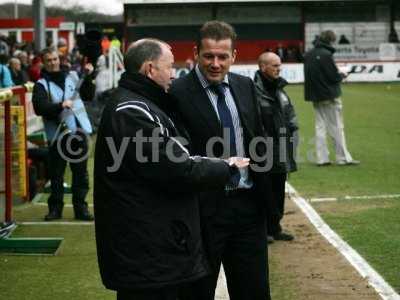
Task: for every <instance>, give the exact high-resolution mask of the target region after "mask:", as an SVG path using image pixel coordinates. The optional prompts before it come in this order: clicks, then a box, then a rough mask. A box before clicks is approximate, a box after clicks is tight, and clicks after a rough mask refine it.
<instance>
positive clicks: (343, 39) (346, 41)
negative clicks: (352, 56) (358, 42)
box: [338, 34, 350, 45]
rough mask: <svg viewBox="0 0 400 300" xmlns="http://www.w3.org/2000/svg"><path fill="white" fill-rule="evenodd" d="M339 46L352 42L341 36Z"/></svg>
mask: <svg viewBox="0 0 400 300" xmlns="http://www.w3.org/2000/svg"><path fill="white" fill-rule="evenodd" d="M338 44H339V45H349V44H350V41H349V40H348V39H347V37H346V36H345V35H344V34H341V35H340V39H339V42H338Z"/></svg>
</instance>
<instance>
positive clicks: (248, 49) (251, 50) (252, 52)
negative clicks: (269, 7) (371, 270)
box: [168, 40, 303, 63]
mask: <svg viewBox="0 0 400 300" xmlns="http://www.w3.org/2000/svg"><path fill="white" fill-rule="evenodd" d="M168 43H169V44H170V45H171V47H172V50H173V53H174V56H175V61H176V62H177V63H182V62H184V61H185V60H186V59H188V58H191V59H193V47H194V46H195V42H193V41H168ZM278 44H281V45H282V47H284V48H288V47H293V46H297V47H300V48H302V47H303V41H301V40H284V41H281V40H239V41H237V42H236V49H237V51H238V55H237V58H236V61H237V62H240V63H252V62H253V63H254V62H255V61H257V58H258V56H259V55H260V54H261V53H262V52H264V51H266V50H268V49H271V50H272V51H275V49H276V47H277V46H278Z"/></svg>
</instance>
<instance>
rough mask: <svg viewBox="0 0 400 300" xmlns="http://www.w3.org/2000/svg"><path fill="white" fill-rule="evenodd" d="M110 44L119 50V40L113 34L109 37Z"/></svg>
mask: <svg viewBox="0 0 400 300" xmlns="http://www.w3.org/2000/svg"><path fill="white" fill-rule="evenodd" d="M110 46H111V47H114V48H117V49H118V50H121V42H120V41H119V39H117V37H116V36H115V35H114V36H113V37H112V39H111V43H110Z"/></svg>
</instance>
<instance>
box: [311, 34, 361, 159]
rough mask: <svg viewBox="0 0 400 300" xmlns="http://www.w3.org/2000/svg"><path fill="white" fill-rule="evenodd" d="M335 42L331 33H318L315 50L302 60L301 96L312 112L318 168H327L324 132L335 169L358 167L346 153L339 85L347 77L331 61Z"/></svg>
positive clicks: (327, 152) (327, 156)
mask: <svg viewBox="0 0 400 300" xmlns="http://www.w3.org/2000/svg"><path fill="white" fill-rule="evenodd" d="M335 40H336V35H335V33H334V32H333V31H331V30H327V31H324V32H322V33H321V35H320V38H319V39H318V40H317V41H316V42H315V44H314V48H313V49H311V50H310V51H308V52H307V53H306V54H305V56H304V92H305V99H306V101H311V102H312V103H313V106H314V111H315V146H316V155H317V157H316V159H317V165H318V166H327V165H330V164H331V162H330V160H329V150H328V146H327V144H326V132H327V131H328V134H329V135H330V136H331V137H332V139H333V141H334V144H335V152H336V163H337V164H338V165H358V164H359V163H360V162H359V161H358V160H353V158H352V156H351V154H350V152H349V151H348V150H347V146H346V139H345V136H344V125H343V117H342V100H341V98H340V96H341V94H342V91H341V89H340V83H341V82H342V80H343V78H345V77H346V76H347V74H345V73H341V72H339V70H338V68H337V67H336V64H335V61H334V60H333V53H334V52H335V49H334V48H333V47H332V43H334V42H335Z"/></svg>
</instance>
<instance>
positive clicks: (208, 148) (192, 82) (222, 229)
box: [171, 21, 270, 300]
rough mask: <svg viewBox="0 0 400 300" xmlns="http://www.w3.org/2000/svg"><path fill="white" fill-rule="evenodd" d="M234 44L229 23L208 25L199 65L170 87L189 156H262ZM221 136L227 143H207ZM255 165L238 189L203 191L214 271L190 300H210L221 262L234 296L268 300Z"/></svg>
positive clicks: (249, 87)
mask: <svg viewBox="0 0 400 300" xmlns="http://www.w3.org/2000/svg"><path fill="white" fill-rule="evenodd" d="M235 40H236V33H235V31H234V29H233V28H232V26H230V25H229V24H227V23H224V22H219V21H210V22H207V23H205V24H204V25H203V26H202V28H201V29H200V35H199V39H198V41H197V45H196V47H195V49H194V55H195V58H196V60H197V66H196V67H195V68H194V69H193V70H192V71H191V72H190V73H189V74H188V75H186V76H185V77H182V78H178V79H176V80H175V81H174V82H173V84H172V86H171V94H173V95H174V96H176V97H177V99H178V107H177V111H179V113H180V115H181V118H182V122H183V124H184V126H185V128H186V130H187V132H188V134H189V137H190V140H191V144H190V147H191V151H192V152H193V154H196V155H201V156H209V155H213V156H215V157H220V156H222V157H223V156H224V155H225V156H226V155H227V153H231V155H238V156H246V157H250V156H255V153H258V154H261V152H257V149H256V148H257V147H256V143H254V142H255V139H256V138H257V137H262V136H263V135H264V133H263V129H262V124H261V120H260V118H259V112H258V109H257V108H258V105H257V101H256V98H255V90H254V85H253V82H252V80H251V79H250V78H248V77H244V76H240V75H236V74H233V73H230V72H229V69H230V66H231V65H232V64H233V63H234V61H235V57H236V50H235V44H234V43H235ZM221 139H224V140H225V141H226V142H224V143H220V142H217V143H212V142H213V141H217V140H221ZM264 145H265V144H264ZM258 150H259V151H262V149H261V148H259V149H258ZM253 158H254V157H253ZM265 159H266V157H265V156H264V158H263V159H262V160H259V163H262V162H265ZM254 160H255V159H254ZM257 167H258V164H256V163H254V164H253V165H252V168H245V169H243V170H242V171H241V174H240V177H239V178H238V179H237V180H238V182H239V184H238V186H237V188H233V189H232V188H231V187H229V186H227V187H226V189H225V191H207V192H204V193H202V194H201V197H200V209H201V221H202V233H203V238H204V242H205V245H206V248H207V252H208V253H207V254H208V258H209V261H210V263H211V266H212V274H211V275H210V276H208V277H207V278H205V279H204V280H201V281H199V282H198V283H197V284H195V286H193V287H192V292H193V296H194V299H201V300H213V299H214V296H215V287H216V284H217V279H218V273H219V270H220V266H221V263H222V264H223V266H224V270H225V275H226V279H227V284H228V291H229V296H230V298H231V299H235V300H248V299H252V300H266V299H270V294H269V284H268V258H267V244H266V233H265V225H264V221H265V215H264V212H265V202H266V201H268V200H269V199H267V198H268V197H267V193H268V192H269V191H268V190H267V189H264V188H267V187H268V182H266V181H265V177H264V175H265V173H263V172H255V171H254V170H255V169H257ZM258 171H261V170H260V169H258ZM264 171H265V170H264Z"/></svg>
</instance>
